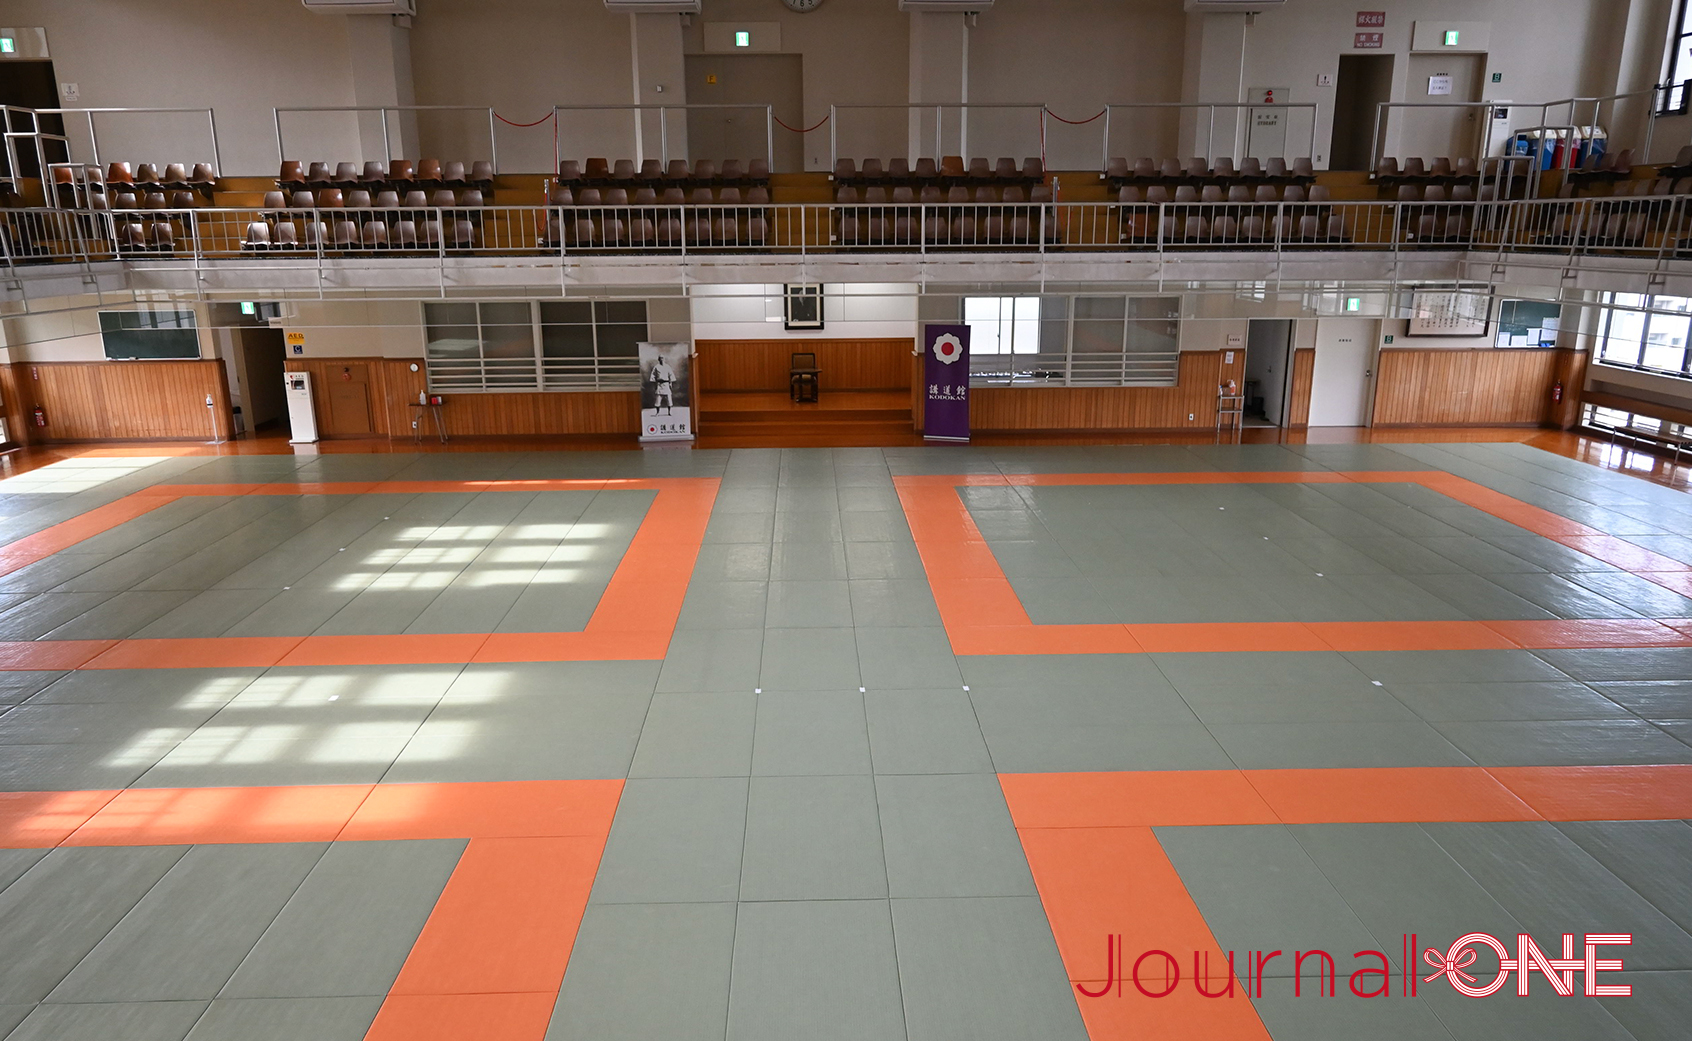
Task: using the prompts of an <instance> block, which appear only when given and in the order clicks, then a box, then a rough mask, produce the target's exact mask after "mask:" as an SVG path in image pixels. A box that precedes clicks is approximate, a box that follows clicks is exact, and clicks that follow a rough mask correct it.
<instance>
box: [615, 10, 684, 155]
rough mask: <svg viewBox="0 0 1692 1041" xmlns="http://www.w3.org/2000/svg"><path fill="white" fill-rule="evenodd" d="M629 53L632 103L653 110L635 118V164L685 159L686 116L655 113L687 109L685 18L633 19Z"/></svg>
mask: <svg viewBox="0 0 1692 1041" xmlns="http://www.w3.org/2000/svg"><path fill="white" fill-rule="evenodd" d="M629 47H630V58H631V61H630V66H631V68H632V70H633V77H634V94H633V97H632V101H633V103H634V104H636V105H651V106H654V107H653V108H652V109H651V110H650V111H645V110H643V111H641V112H638V113H636V114H635V118H634V134H635V139H634V158H635V162H636V163H637V164H638V163H640V162H643V161H644V160H647V159H666V160H667V159H682V158H686V157H687V111H686V110H685V109H679V108H678V109H677V110H675V111H673V112H668V113H665V114H664V115H663V116H660V115H659V112H658V109H657V107H656V106H659V105H685V104H687V63H686V60H685V59H684V58H683V56H682V53H683V51H682V23H681V16H680V15H674V14H631V15H629Z"/></svg>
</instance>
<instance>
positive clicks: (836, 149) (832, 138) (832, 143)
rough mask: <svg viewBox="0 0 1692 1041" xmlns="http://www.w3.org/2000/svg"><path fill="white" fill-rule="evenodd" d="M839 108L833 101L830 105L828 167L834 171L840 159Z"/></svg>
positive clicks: (831, 171)
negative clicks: (837, 117) (836, 116)
mask: <svg viewBox="0 0 1692 1041" xmlns="http://www.w3.org/2000/svg"><path fill="white" fill-rule="evenodd" d="M836 112H837V109H836V106H835V105H833V104H832V103H831V104H830V105H829V106H828V169H829V172H830V173H833V172H834V164H835V163H838V162H839V161H840V121H839V120H838V119H836V118H835V115H836Z"/></svg>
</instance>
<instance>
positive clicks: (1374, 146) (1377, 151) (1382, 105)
mask: <svg viewBox="0 0 1692 1041" xmlns="http://www.w3.org/2000/svg"><path fill="white" fill-rule="evenodd" d="M1386 106H1387V103H1386V102H1384V101H1378V102H1376V103H1375V133H1374V136H1372V137H1371V138H1369V172H1370V173H1374V171H1375V168H1376V167H1377V166H1380V165H1381V152H1382V151H1384V149H1385V146H1384V145H1383V144H1382V143H1381V117H1382V116H1383V115H1385V112H1386Z"/></svg>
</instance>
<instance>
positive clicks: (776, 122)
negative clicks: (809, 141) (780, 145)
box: [770, 115, 828, 134]
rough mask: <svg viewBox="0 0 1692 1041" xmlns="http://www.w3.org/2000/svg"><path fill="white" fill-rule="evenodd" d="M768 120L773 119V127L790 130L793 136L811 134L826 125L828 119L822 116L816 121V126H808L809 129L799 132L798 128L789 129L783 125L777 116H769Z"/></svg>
mask: <svg viewBox="0 0 1692 1041" xmlns="http://www.w3.org/2000/svg"><path fill="white" fill-rule="evenodd" d="M770 118H771V119H773V120H775V125H776V126H778V127H781V128H782V129H783V130H791V131H793V132H794V133H795V134H809V133H810V132H811V131H813V130H815V129H817V127H820V126H822V125H823V124H824V123H826V122H828V117H827V116H824V117H822V118H821V119H819V120H817V126H810V127H806V128H805V129H803V130H800V129H799V128H798V127H790V126H788V125H787V124H786V123H783V122H782V121H781V117H779V116H776V115H771V116H770Z"/></svg>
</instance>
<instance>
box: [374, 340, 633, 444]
mask: <svg viewBox="0 0 1692 1041" xmlns="http://www.w3.org/2000/svg"><path fill="white" fill-rule="evenodd" d="M411 364H412V363H411V362H410V360H393V359H390V360H388V361H387V362H386V363H385V366H384V368H385V370H386V374H385V376H384V381H383V382H384V384H385V386H386V399H385V404H386V415H385V422H386V426H387V429H388V430H389V431H391V432H392V433H391V435H390V436H392V437H395V438H406V437H411V436H413V430H412V426H411V421H412V418H413V416H414V415H415V413H416V412H417V410H416V409H414V408H412V407H411V406H412V403H413V402H415V401H416V400H417V395H418V394H419V393H420V392H422V391H423V390H424V388H425V386H426V381H425V376H426V373H424V372H423V371H421V370H419V371H417V372H412V371H411ZM418 364H419V365H421V364H422V363H421V362H418ZM442 397H444V398H445V399H446V404H445V405H444V406H442V408H441V418H442V419H443V420H444V421H445V423H446V428H447V433H448V434H449V435H451V436H454V437H480V436H487V435H524V434H535V435H543V436H545V435H554V434H638V433H639V432H640V392H639V391H633V390H614V391H527V392H513V393H495V394H444V395H442ZM423 436H424V437H433V436H434V427H433V426H432V425H431V424H430V423H425V424H424V426H423Z"/></svg>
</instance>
